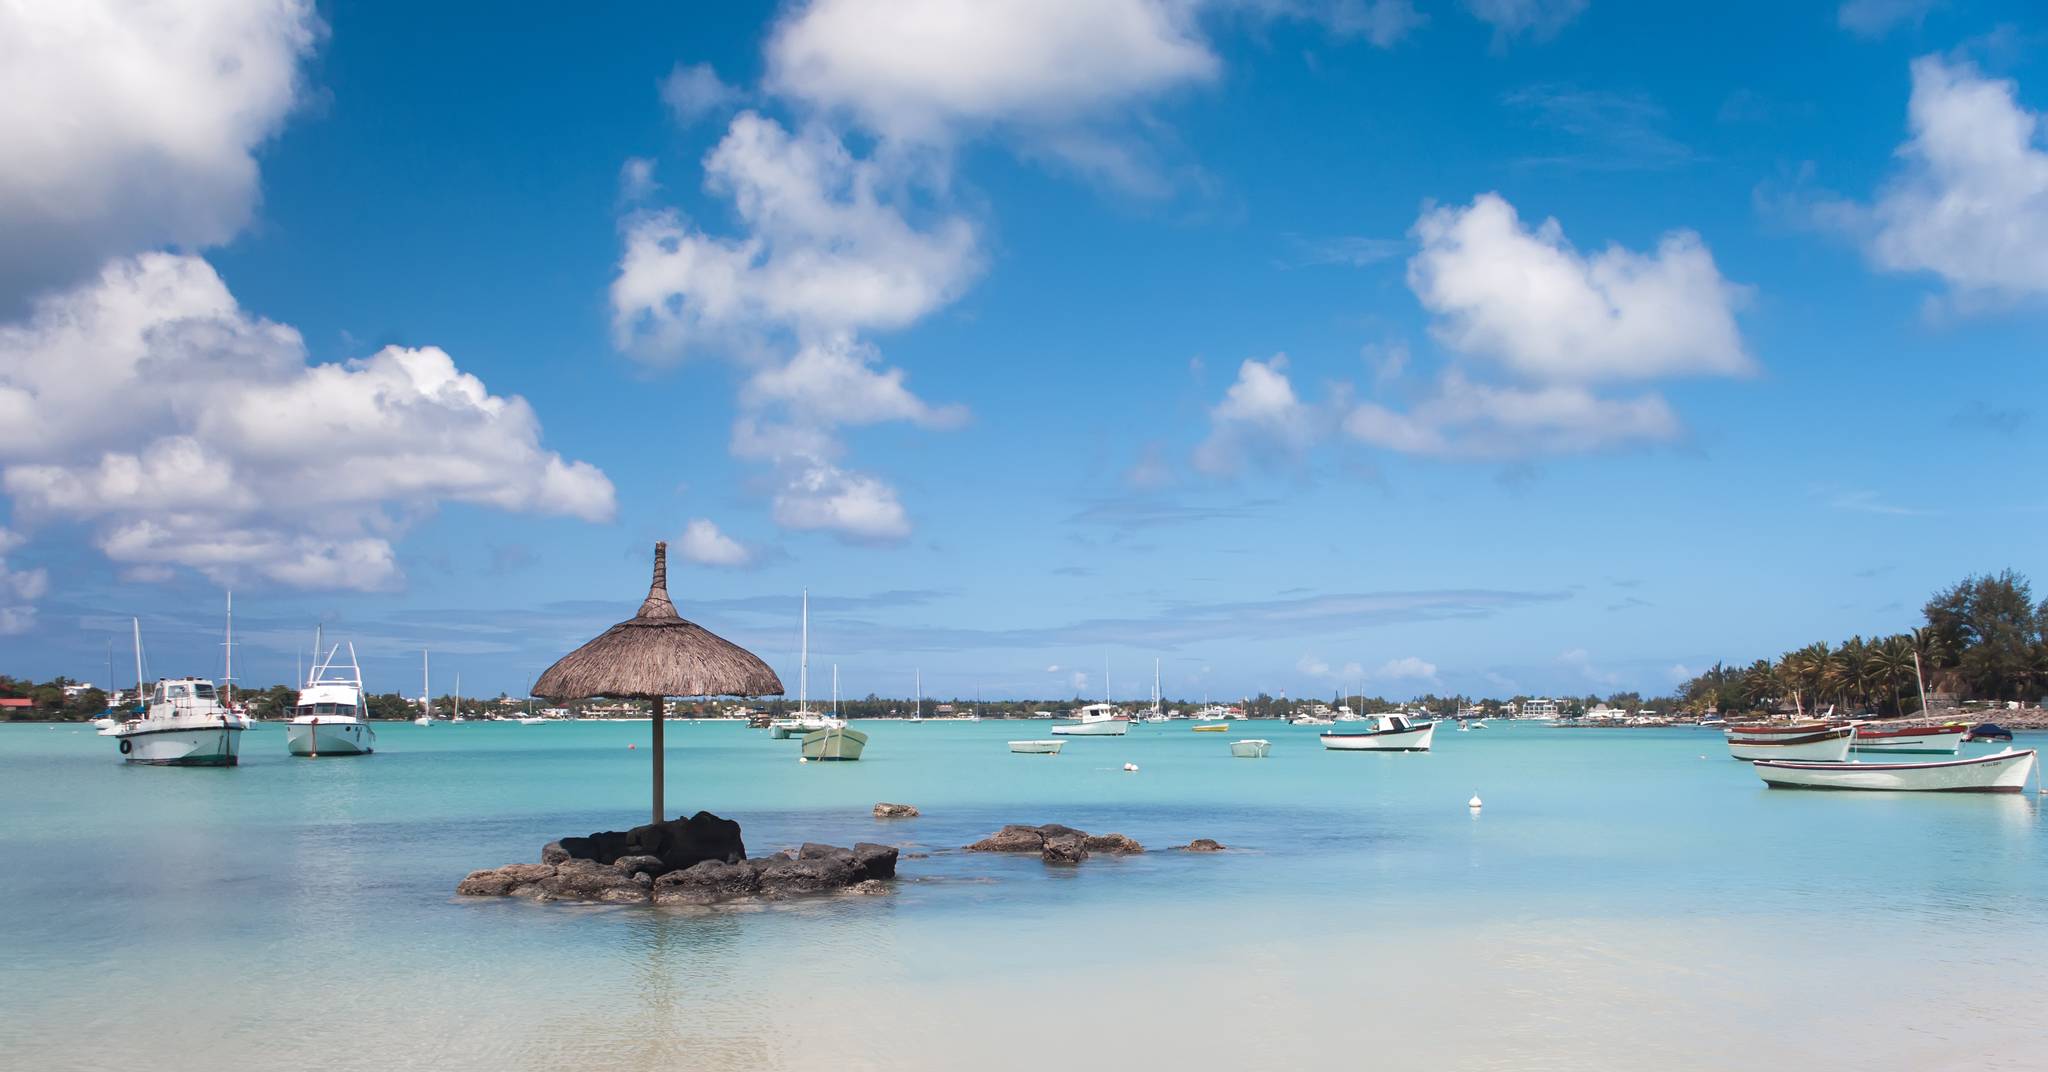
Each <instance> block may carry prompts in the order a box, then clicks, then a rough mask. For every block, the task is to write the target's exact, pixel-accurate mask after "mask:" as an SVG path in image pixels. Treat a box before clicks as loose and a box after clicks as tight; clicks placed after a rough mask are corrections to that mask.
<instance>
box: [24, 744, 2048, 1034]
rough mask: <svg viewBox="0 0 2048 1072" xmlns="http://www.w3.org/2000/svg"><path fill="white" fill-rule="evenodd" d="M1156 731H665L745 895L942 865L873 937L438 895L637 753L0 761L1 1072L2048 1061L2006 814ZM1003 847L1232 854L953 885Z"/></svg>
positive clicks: (2021, 868)
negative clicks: (857, 871)
mask: <svg viewBox="0 0 2048 1072" xmlns="http://www.w3.org/2000/svg"><path fill="white" fill-rule="evenodd" d="M1174 728H1175V727H1171V726H1169V727H1166V728H1164V729H1162V730H1158V731H1154V730H1153V728H1151V727H1139V728H1138V729H1136V730H1134V733H1133V736H1132V737H1131V738H1128V739H1123V740H1114V741H1102V742H1093V741H1077V742H1076V743H1075V744H1074V745H1073V746H1072V751H1073V752H1075V753H1076V756H1075V757H1073V758H1080V759H1082V760H1083V761H1082V762H1078V763H1065V762H1064V761H1065V760H1066V759H1067V758H1070V757H1066V756H1063V757H1061V758H1060V760H1058V761H1054V762H1050V763H1048V762H1046V761H1044V760H1043V759H1039V760H1038V761H1036V762H1031V763H1018V762H1014V761H1013V760H1012V757H1010V756H1009V755H1008V754H1007V752H1006V750H1005V749H1004V747H1003V744H1002V742H1003V741H1004V740H1005V739H1006V738H1007V737H1008V736H1014V735H1015V734H1014V733H1012V732H1008V731H1007V730H1006V728H1005V727H1003V726H1001V725H1000V724H993V723H991V724H984V725H981V726H972V725H963V726H933V725H925V726H916V727H911V726H906V725H900V724H897V725H887V726H882V727H878V728H877V730H876V732H875V736H874V742H873V744H871V746H870V748H871V755H872V756H873V757H874V758H875V760H877V761H876V762H869V761H868V760H863V761H862V763H860V764H843V765H838V766H837V767H834V766H832V765H805V766H799V765H797V764H795V763H793V762H790V761H789V756H790V753H791V750H790V749H788V748H784V747H781V746H780V745H778V744H775V743H771V742H769V741H767V740H765V739H763V738H761V737H759V736H758V735H752V734H748V733H746V732H745V731H744V730H741V729H739V728H738V727H726V726H690V727H688V728H687V729H679V730H678V732H677V733H675V734H673V735H672V736H673V737H677V738H680V740H679V742H678V745H677V747H676V748H675V750H674V754H673V755H672V757H671V762H670V766H671V770H672V772H673V774H672V778H673V781H672V784H671V789H670V794H671V797H672V798H673V799H676V800H678V801H684V802H689V803H694V802H697V801H702V802H706V803H708V802H711V801H718V802H719V804H718V805H717V807H718V810H721V811H723V812H726V813H728V814H732V815H735V816H736V817H738V818H740V819H741V820H742V821H743V822H744V823H745V825H746V832H747V838H748V842H749V846H750V848H752V849H753V850H754V851H756V852H763V851H768V850H771V849H774V848H776V847H779V846H782V845H793V844H796V843H798V842H801V841H803V840H825V841H834V842H838V843H841V844H847V843H851V842H854V841H858V840H880V841H888V842H891V843H896V844H901V845H906V846H916V847H919V848H921V849H922V850H925V851H931V852H932V853H933V855H931V856H930V857H928V858H926V859H919V860H909V859H906V860H904V861H903V865H902V866H903V871H904V874H905V876H906V878H905V880H904V881H903V882H900V883H899V884H898V886H897V890H896V892H895V893H894V894H893V895H891V896H888V897H879V898H875V897H847V898H832V899H824V900H809V901H792V902H787V903H782V904H775V905H765V906H755V907H749V908H741V909H725V910H707V909H687V908H675V909H644V908H573V907H565V906H559V905H534V904H528V903H524V902H500V901H489V902H469V901H463V900H458V899H456V898H453V897H452V896H450V890H451V888H452V886H453V884H454V881H455V880H456V879H457V878H458V877H460V875H461V874H463V873H465V872H466V871H468V870H470V869H472V868H474V867H480V866H492V865H496V864H499V863H504V862H507V861H510V860H516V859H531V858H533V855H534V853H535V852H536V850H537V849H538V847H539V844H540V842H542V841H544V840H546V839H547V838H548V837H553V836H560V835H561V834H564V833H577V832H584V831H588V830H593V829H600V828H604V827H607V826H615V825H619V824H620V823H622V822H631V821H634V820H635V819H637V816H638V808H639V806H640V804H639V800H638V793H639V792H641V791H642V788H643V782H642V779H641V778H640V777H637V776H638V775H643V774H644V766H643V763H644V760H645V756H644V754H637V753H628V752H627V751H626V749H625V748H624V745H625V744H626V743H629V742H632V741H636V740H638V739H640V738H642V737H644V734H645V726H644V724H643V725H640V726H637V727H615V726H606V725H575V726H545V727H505V728H500V727H494V726H488V725H479V726H462V727H447V726H438V727H435V728H433V729H432V730H415V729H414V728H412V727H406V726H399V727H392V728H390V729H386V730H380V732H379V735H378V736H379V749H380V750H379V752H378V753H377V754H376V755H374V756H371V757H366V758H362V759H346V760H318V761H308V760H290V759H287V758H286V757H284V756H283V754H282V752H283V743H282V734H281V733H272V734H269V736H268V737H267V738H266V730H257V731H253V732H252V733H251V734H250V735H249V737H248V738H247V739H246V740H245V742H244V748H245V765H244V766H243V767H242V768H239V769H237V770H234V771H225V772H208V771H193V772H186V771H165V770H148V769H138V768H129V767H124V766H122V765H121V764H118V763H115V762H113V761H112V757H111V753H110V752H109V751H108V750H106V749H105V748H102V747H94V746H95V745H103V744H104V742H102V741H98V740H96V739H94V738H92V737H90V736H89V735H85V736H78V737H72V736H67V735H65V734H63V733H61V732H42V733H41V735H40V736H38V735H37V734H38V731H37V730H36V729H34V728H21V727H0V852H4V853H5V856H6V859H7V860H8V861H9V862H10V865H12V866H10V867H8V868H4V869H0V900H4V902H5V903H6V904H7V905H8V906H9V911H8V915H7V916H6V920H7V922H6V924H5V925H4V926H5V938H6V941H5V942H4V943H0V944H4V947H5V955H4V956H0V989H4V991H5V993H6V994H7V995H8V999H7V1000H8V1012H7V1014H6V1015H4V1016H0V1055H4V1056H5V1058H6V1060H5V1061H4V1062H0V1064H4V1065H5V1066H6V1067H8V1068H10V1069H11V1068H15V1067H21V1068H35V1069H59V1070H68V1069H101V1068H106V1067H110V1066H124V1065H125V1066H137V1067H148V1068H160V1069H167V1070H174V1072H177V1070H185V1069H193V1070H198V1069H206V1070H208V1072H217V1070H220V1069H244V1068H246V1069H271V1068H282V1067H317V1068H322V1069H343V1070H352V1069H365V1070H367V1069H380V1070H383V1069H412V1068H419V1069H492V1070H503V1069H508V1068H509V1069H533V1070H555V1069H581V1068H589V1067H605V1066H610V1065H614V1064H617V1065H621V1066H631V1067H665V1068H688V1069H713V1070H723V1069H735V1070H737V1069H821V1070H822V1069H846V1068H874V1069H913V1070H916V1069H957V1068H962V1067H972V1068H996V1069H1006V1068H1019V1069H1022V1068H1042V1067H1046V1066H1047V1065H1058V1066H1060V1067H1067V1068H1082V1069H1086V1068H1110V1067H1116V1068H1119V1069H1121V1068H1126V1067H1129V1066H1133V1065H1135V1066H1139V1067H1171V1066H1181V1067H1187V1068H1344V1069H1355V1068H1357V1067H1359V1066H1360V1064H1361V1063H1369V1064H1370V1065H1371V1067H1374V1068H1395V1069H1400V1068H1429V1069H1441V1068H1460V1069H1467V1068H1469V1069H1518V1070H1528V1069H1553V1068H1554V1069H1566V1068H1571V1069H1579V1068H1588V1067H1604V1068H1638V1067H1656V1068H1671V1069H1724V1068H1729V1067H1737V1066H1749V1065H1756V1064H1763V1063H1767V1064H1768V1065H1770V1066H1785V1067H1813V1068H1833V1067H1865V1068H1944V1069H1947V1068H1955V1069H1970V1068H1999V1067H2030V1066H2031V1065H2030V1063H2029V1062H2028V1061H2027V1060H2026V1059H2025V1058H2026V1057H2027V1056H2028V1055H2030V1054H2031V1049H2030V1048H2031V1047H2033V1046H2035V1045H2037V1043H2036V1042H2035V1041H2034V1039H2036V1038H2037V1037H2038V1036H2040V1035H2042V1034H2043V1033H2048V1012H2044V1011H2043V1010H2048V1004H2044V1003H2042V1002H2041V1001H2040V1000H2039V999H2040V998H2041V997H2042V996H2043V995H2041V994H2039V993H2037V992H2036V991H2037V990H2038V989H2039V986H2038V984H2037V983H2035V982H2034V980H2035V978H2036V970H2035V969H2036V966H2035V965H2034V964H2033V963H2032V961H2033V960H2034V959H2037V958H2038V957H2039V956H2040V953H2041V950H2043V949H2048V911H2044V909H2048V895H2044V893H2043V890H2044V888H2048V887H2044V883H2043V880H2044V878H2048V864H2044V860H2048V857H2044V854H2043V852H2042V847H2043V846H2042V838H2043V826H2042V824H2041V822H2040V802H2039V800H2038V799H2037V798H2035V797H2033V796H2031V795H2028V796H2015V797H2001V798H1984V797H1932V798H1929V797H1904V796H1898V795H1852V794H1818V793H1813V794H1807V793H1788V792H1771V791H1767V790H1764V789H1763V788H1762V787H1761V785H1760V784H1759V783H1757V782H1756V781H1755V779H1754V775H1753V774H1751V773H1750V772H1749V771H1747V770H1745V769H1742V768H1741V766H1740V765H1738V764H1734V763H1730V762H1726V761H1720V762H1703V761H1700V760H1699V759H1698V758H1697V756H1698V754H1699V753H1700V752H1701V750H1702V749H1703V748H1704V747H1706V746H1707V745H1708V744H1711V743H1712V738H1711V736H1710V735H1702V734H1695V733H1691V732H1688V731H1668V732H1660V731H1641V732H1631V733H1626V734H1592V733H1565V732H1560V731H1548V730H1542V729H1531V728H1521V727H1502V728H1499V730H1498V732H1491V733H1490V734H1489V735H1487V736H1485V737H1484V738H1483V739H1482V735H1480V734H1468V735H1462V736H1459V737H1457V738H1454V739H1452V740H1451V741H1449V742H1446V743H1444V744H1443V745H1442V746H1441V750H1440V751H1439V752H1437V753H1434V754H1430V755H1426V756H1371V755H1330V754H1325V753H1322V752H1321V751H1320V750H1318V749H1317V748H1316V747H1315V743H1314V738H1313V735H1312V734H1311V733H1307V732H1299V733H1297V732H1295V731H1293V730H1292V728H1289V727H1277V728H1273V729H1262V731H1261V732H1262V735H1263V736H1267V737H1269V738H1272V739H1274V740H1275V742H1276V746H1275V749H1274V753H1273V756H1272V758H1270V759H1268V760H1264V761H1261V762H1258V763H1247V762H1243V761H1233V760H1230V759H1228V758H1227V754H1226V750H1225V749H1224V747H1223V744H1222V743H1219V742H1209V741H1207V740H1205V739H1204V738H1206V736H1207V735H1202V734H1192V735H1191V734H1187V733H1186V732H1185V731H1184V730H1182V732H1180V733H1178V734H1175V733H1173V732H1172V730H1173V729H1174ZM1190 738H1192V739H1190ZM272 744H274V745H275V746H276V748H275V749H274V751H275V753H276V754H275V755H273V754H271V752H272V751H273V750H271V749H269V748H267V745H272ZM1124 760H1131V761H1136V762H1139V763H1140V764H1141V765H1142V768H1143V773H1142V774H1140V775H1124V774H1122V773H1121V772H1120V771H1118V770H1117V765H1118V764H1120V763H1121V762H1122V761H1124ZM820 771H824V772H826V773H825V774H824V775H823V776H822V777H814V776H813V775H815V774H818V773H819V772H820ZM1475 789H1477V790H1478V791H1479V792H1480V793H1481V795H1482V796H1483V797H1484V799H1485V801H1486V806H1485V810H1484V816H1483V818H1482V817H1480V816H1478V815H1475V814H1473V813H1471V812H1470V810H1469V809H1467V808H1466V807H1465V801H1466V799H1467V798H1469V797H1470V796H1471V795H1472V793H1473V792H1474V790H1475ZM885 799H886V800H908V801H911V802H913V803H916V804H918V805H919V806H920V807H921V808H923V809H924V811H925V813H926V817H925V818H923V819H919V820H913V821H908V822H894V823H891V822H882V821H877V820H874V819H873V818H872V817H870V816H869V815H868V814H867V810H868V808H869V807H870V806H871V805H872V804H873V802H874V801H876V800H885ZM1020 821H1022V822H1044V821H1062V822H1068V823H1071V824H1073V825H1077V826H1081V827H1083V828H1087V829H1093V830H1100V831H1106V830H1119V831H1121V832H1124V833H1127V834H1130V835H1132V836H1134V837H1136V838H1138V839H1139V840H1141V841H1144V842H1146V843H1147V844H1148V845H1151V846H1153V847H1154V848H1155V849H1159V848H1160V847H1163V846H1166V845H1171V844H1179V843H1184V842H1186V841H1187V840H1189V839H1190V838H1192V837H1197V836H1207V837H1215V838H1217V839H1219V840H1221V841H1223V842H1224V843H1226V844H1228V845H1231V846H1233V847H1234V849H1233V851H1231V852H1228V853H1224V854H1221V855H1218V856H1198V855H1191V854H1184V853H1176V852H1168V851H1154V852H1149V853H1147V854H1145V855H1143V856H1138V857H1132V858H1127V859H1118V858H1096V859H1093V860H1090V861H1088V862H1087V863H1086V864H1084V865H1083V866H1081V867H1078V868H1068V869H1048V868H1047V867H1045V865H1043V864H1042V863H1040V862H1039V861H1038V860H1037V859H1036V858H1034V857H1022V858H1019V857H1005V856H983V855H976V854H963V853H960V852H958V851H957V848H956V847H957V846H960V845H963V844H965V843H967V842H969V841H972V840H974V839H975V838H978V837H980V836H982V835H983V834H986V833H988V832H989V831H990V830H993V829H994V828H995V827H997V826H999V825H1001V824H1002V823H1005V822H1020ZM1987 998H1988V999H1989V1000H1986V999H1987ZM1820 1009H1825V1010H1827V1013H1826V1015H1817V1010H1820ZM1979 1010H1992V1011H1979ZM1367 1057H1369V1058H1370V1060H1369V1061H1366V1060H1365V1059H1366V1058H1367Z"/></svg>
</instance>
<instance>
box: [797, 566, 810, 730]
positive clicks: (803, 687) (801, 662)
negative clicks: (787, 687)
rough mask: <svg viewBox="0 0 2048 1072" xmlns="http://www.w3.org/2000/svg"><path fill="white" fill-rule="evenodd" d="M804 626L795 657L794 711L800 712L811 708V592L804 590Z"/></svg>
mask: <svg viewBox="0 0 2048 1072" xmlns="http://www.w3.org/2000/svg"><path fill="white" fill-rule="evenodd" d="M803 618H804V624H803V634H802V635H803V647H802V649H801V651H802V654H800V655H798V656H797V660H798V661H797V669H796V709H797V711H798V712H802V711H804V710H806V709H808V708H809V707H810V706H811V590H810V589H808V588H806V589H804V614H803Z"/></svg>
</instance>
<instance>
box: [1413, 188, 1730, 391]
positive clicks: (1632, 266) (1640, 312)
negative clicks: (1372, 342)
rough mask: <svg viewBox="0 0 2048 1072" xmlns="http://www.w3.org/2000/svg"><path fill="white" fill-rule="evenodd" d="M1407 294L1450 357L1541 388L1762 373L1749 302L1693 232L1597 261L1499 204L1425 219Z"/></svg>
mask: <svg viewBox="0 0 2048 1072" xmlns="http://www.w3.org/2000/svg"><path fill="white" fill-rule="evenodd" d="M1414 234H1415V237H1416V240H1417V241H1418V242H1419V243H1420V246H1421V249H1420V250H1419V251H1418V252H1417V253H1416V255H1415V257H1414V258H1413V259H1411V260H1410V261H1409V262H1408V285H1409V287H1410V288H1411V289H1412V290H1414V292H1415V296H1416V297H1417V298H1418V299H1419V300H1420V301H1421V302H1422V305H1423V307H1424V308H1426V309H1428V310H1429V311H1430V312H1431V313H1433V314H1435V315H1436V317H1437V320H1436V323H1435V324H1434V325H1433V326H1432V328H1431V331H1432V333H1433V334H1434V335H1435V336H1436V338H1437V340H1438V341H1439V342H1441V343H1442V344H1443V345H1445V346H1446V347H1448V348H1450V349H1452V350H1455V351H1457V352H1459V353H1462V354H1468V355H1472V356H1475V357H1481V358H1485V359H1489V360H1492V361H1496V362H1498V363H1500V364H1501V365H1502V366H1503V367H1505V368H1506V369H1507V370H1509V371H1510V372H1512V373H1514V374H1516V375H1519V376H1522V377H1525V378H1528V379H1533V380H1541V381H1577V382H1594V381H1601V380H1628V379H1649V378H1653V377H1659V376H1671V375H1680V374H1717V375H1740V374H1744V373H1748V372H1750V371H1751V370H1752V369H1753V367H1754V363H1753V362H1752V361H1751V359H1750V356H1749V354H1748V352H1747V351H1746V349H1745V348H1744V346H1743V342H1742V336H1741V333H1740V332H1739V330H1738V329H1737V327H1736V323H1735V311H1736V309H1737V308H1738V307H1739V306H1740V304H1741V303H1742V301H1743V300H1744V295H1745V292H1744V290H1743V289H1742V288H1741V287H1738V286H1736V285H1734V284H1731V283H1729V282H1728V281H1727V280H1725V279H1723V278H1722V276H1721V272H1720V269H1719V268H1717V267H1716V266H1715V264H1714V257H1713V254H1712V253H1710V252H1709V251H1708V250H1707V247H1706V244H1705V243H1704V242H1702V241H1701V240H1700V237H1699V236H1698V235H1696V234H1694V233H1692V232H1690V231H1673V232H1670V233H1668V234H1666V235H1665V236H1664V237H1663V238H1662V239H1661V240H1660V241H1659V242H1658V244H1657V249H1656V251H1655V252H1654V253H1647V254H1646V253H1637V252H1634V251H1631V250H1627V249H1623V248H1621V247H1619V246H1610V247H1608V248H1607V249H1605V250H1602V251H1600V252H1598V253H1595V254H1592V255H1590V256H1588V255H1585V254H1581V253H1580V252H1578V251H1577V250H1576V249H1574V248H1572V246H1571V244H1570V243H1568V242H1566V241H1565V237H1564V228H1563V227H1562V226H1561V225H1560V224H1559V223H1558V222H1557V221H1556V220H1555V219H1547V220H1544V221H1543V222H1542V223H1541V224H1539V225H1538V226H1537V227H1536V228H1535V229H1533V230H1531V229H1529V228H1527V227H1524V226H1523V225H1522V222H1521V219H1520V218H1519V217H1518V216H1517V214H1516V212H1515V209H1514V206H1512V205H1510V204H1508V202H1507V201H1506V200H1505V199H1504V198H1502V197H1501V196H1500V195H1498V194H1491V193H1489V194H1482V195H1480V196H1479V197H1478V198H1476V199H1474V200H1473V202H1472V204H1470V205H1469V206H1464V207H1456V206H1445V207H1439V208H1434V209H1431V210H1429V211H1427V212H1425V213H1423V215H1422V218H1421V219H1420V220H1419V221H1417V223H1416V225H1415V231H1414Z"/></svg>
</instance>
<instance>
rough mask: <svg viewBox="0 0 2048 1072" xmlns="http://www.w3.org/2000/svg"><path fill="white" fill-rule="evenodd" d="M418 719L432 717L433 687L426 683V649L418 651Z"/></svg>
mask: <svg viewBox="0 0 2048 1072" xmlns="http://www.w3.org/2000/svg"><path fill="white" fill-rule="evenodd" d="M420 717H421V718H433V717H434V687H433V686H432V685H429V684H428V683H427V649H425V648H421V649H420Z"/></svg>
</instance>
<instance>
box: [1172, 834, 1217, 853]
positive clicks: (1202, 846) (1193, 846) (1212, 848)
mask: <svg viewBox="0 0 2048 1072" xmlns="http://www.w3.org/2000/svg"><path fill="white" fill-rule="evenodd" d="M1181 848H1182V849H1183V850H1184V851H1187V852H1222V851H1223V843H1222V842H1219V841H1214V840H1211V839H1209V838H1205V837H1199V838H1196V839H1195V840H1193V841H1190V842H1188V843H1187V844H1185V845H1183V846H1181Z"/></svg>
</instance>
